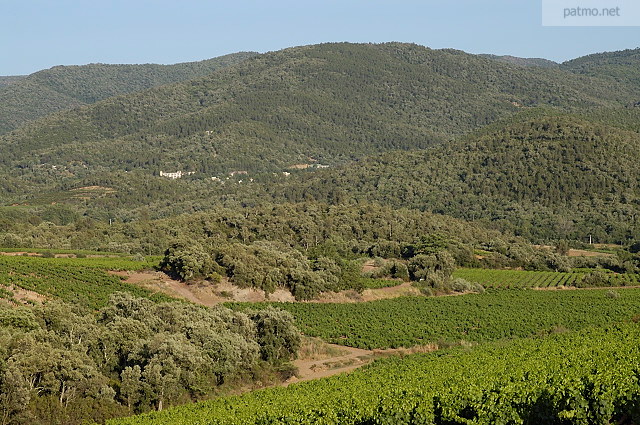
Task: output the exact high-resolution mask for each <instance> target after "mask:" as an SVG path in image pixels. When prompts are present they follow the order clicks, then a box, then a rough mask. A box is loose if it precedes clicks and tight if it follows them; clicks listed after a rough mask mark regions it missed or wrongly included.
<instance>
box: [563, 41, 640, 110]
mask: <svg viewBox="0 0 640 425" xmlns="http://www.w3.org/2000/svg"><path fill="white" fill-rule="evenodd" d="M561 67H562V69H565V70H567V71H571V72H574V73H576V74H581V75H588V76H593V77H598V78H602V79H605V80H609V81H616V82H621V83H623V84H627V85H635V86H636V87H638V86H640V48H638V49H628V50H621V51H618V52H606V53H596V54H593V55H587V56H583V57H580V58H577V59H573V60H570V61H567V62H564V63H563V64H562V66H561ZM635 102H636V103H637V104H638V105H640V98H638V99H635Z"/></svg>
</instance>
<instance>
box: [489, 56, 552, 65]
mask: <svg viewBox="0 0 640 425" xmlns="http://www.w3.org/2000/svg"><path fill="white" fill-rule="evenodd" d="M480 56H483V57H485V58H488V59H493V60H496V61H498V62H504V63H510V64H512V65H519V66H537V67H540V68H557V67H558V66H559V64H558V63H557V62H554V61H551V60H549V59H544V58H520V57H517V56H511V55H502V56H498V55H490V54H484V55H480Z"/></svg>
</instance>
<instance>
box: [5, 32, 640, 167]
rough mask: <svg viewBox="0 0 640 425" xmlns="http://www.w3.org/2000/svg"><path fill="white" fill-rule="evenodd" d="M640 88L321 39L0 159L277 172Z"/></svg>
mask: <svg viewBox="0 0 640 425" xmlns="http://www.w3.org/2000/svg"><path fill="white" fill-rule="evenodd" d="M639 97H640V89H638V87H637V86H636V85H634V84H630V83H629V84H626V82H618V81H611V80H607V79H601V78H599V77H595V76H586V75H576V74H573V73H570V72H569V71H562V70H556V69H546V68H531V67H526V68H525V67H520V66H513V65H508V64H503V63H500V62H497V61H493V60H490V59H486V58H482V57H479V56H474V55H469V54H466V53H463V52H460V51H454V50H431V49H427V48H424V47H421V46H416V45H408V44H397V43H389V44H381V45H366V44H365V45H358V44H347V43H340V44H323V45H316V46H306V47H300V48H292V49H285V50H282V51H278V52H273V53H268V54H264V55H258V56H255V57H253V58H250V59H247V60H245V61H242V62H241V63H239V64H237V65H235V66H230V67H226V68H223V69H221V70H219V71H217V72H214V73H212V74H210V75H207V76H205V77H202V78H196V79H192V80H190V81H188V82H184V83H177V84H172V85H168V86H162V87H159V88H155V89H151V90H147V91H144V92H141V93H134V94H130V95H127V96H123V97H117V98H112V99H107V100H105V101H102V102H98V103H97V104H95V105H92V106H88V107H84V108H80V109H77V110H73V111H70V112H65V113H61V114H57V115H53V116H50V117H46V118H43V119H42V120H40V121H36V122H34V123H32V124H30V125H26V126H24V127H22V128H21V129H19V130H17V131H16V132H14V133H12V134H10V135H5V136H4V137H3V138H1V139H0V146H1V147H2V149H3V152H5V155H4V156H3V158H2V166H3V168H4V169H5V170H6V171H11V170H13V171H17V170H20V173H21V174H22V173H25V172H28V171H30V170H31V169H33V168H36V167H45V168H49V169H50V168H51V167H54V166H55V167H57V169H58V170H60V169H66V168H68V167H72V166H73V165H74V164H75V165H81V166H82V167H85V169H84V170H83V171H82V170H80V169H77V170H74V171H73V173H74V174H75V175H87V173H93V172H96V171H100V170H101V169H102V168H103V167H106V168H107V169H109V170H111V171H113V170H133V169H146V170H148V171H149V172H155V173H157V172H158V171H160V170H165V171H166V170H172V169H173V170H175V169H182V170H186V171H197V172H199V173H203V174H204V175H208V176H213V175H216V174H226V173H228V172H231V171H234V170H246V171H250V172H259V171H281V170H283V169H286V168H287V167H290V166H292V165H295V164H313V163H319V164H329V165H331V164H336V163H339V162H344V161H346V160H350V159H354V158H358V157H362V156H364V155H366V154H372V153H375V152H382V151H389V150H397V149H416V148H424V147H427V146H430V145H433V144H434V143H438V142H443V141H447V140H450V139H452V138H453V137H455V136H459V135H461V134H464V133H467V132H469V131H471V130H473V129H476V128H479V127H482V126H484V125H486V124H489V123H491V122H494V121H496V120H498V119H500V118H505V117H508V116H510V115H513V114H515V113H516V112H518V111H519V110H521V109H522V108H526V107H530V106H539V105H548V106H554V107H557V108H562V109H568V110H575V109H584V108H591V107H598V106H599V107H622V106H625V105H628V104H631V103H633V102H634V101H636V100H637V98H639ZM27 151H28V152H29V155H28V157H26V156H25V155H24V154H25V152H27Z"/></svg>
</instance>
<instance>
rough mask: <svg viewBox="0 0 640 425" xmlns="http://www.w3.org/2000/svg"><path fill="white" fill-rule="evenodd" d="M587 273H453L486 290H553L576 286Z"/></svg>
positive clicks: (466, 271)
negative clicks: (558, 287) (559, 287)
mask: <svg viewBox="0 0 640 425" xmlns="http://www.w3.org/2000/svg"><path fill="white" fill-rule="evenodd" d="M584 275H585V273H582V272H576V273H561V272H540V271H526V270H492V269H458V270H456V271H455V272H454V273H453V276H454V277H459V278H462V279H465V280H468V281H469V282H477V283H479V284H481V285H482V286H484V287H485V288H496V289H512V288H553V287H557V286H574V285H575V283H576V282H577V281H579V280H580V279H582V277H583V276H584Z"/></svg>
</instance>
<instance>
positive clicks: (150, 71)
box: [0, 53, 255, 134]
mask: <svg viewBox="0 0 640 425" xmlns="http://www.w3.org/2000/svg"><path fill="white" fill-rule="evenodd" d="M253 55H255V53H236V54H232V55H226V56H221V57H218V58H214V59H209V60H205V61H201V62H191V63H180V64H176V65H152V64H146V65H106V64H91V65H83V66H56V67H53V68H51V69H47V70H45V71H39V72H36V73H34V74H31V75H29V76H24V77H0V105H1V106H0V134H2V133H6V132H8V131H10V130H13V129H15V128H18V127H20V126H21V125H23V124H25V123H26V122H28V121H31V120H34V119H37V118H39V117H43V116H45V115H49V114H52V113H54V112H58V111H62V110H65V109H70V108H73V107H77V106H80V105H85V104H91V103H95V102H98V101H100V100H102V99H106V98H109V97H113V96H118V95H122V94H127V93H132V92H137V91H141V90H145V89H149V88H152V87H156V86H161V85H164V84H169V83H174V82H178V81H184V80H189V79H191V78H195V77H199V76H202V75H206V74H209V73H211V72H213V71H215V70H216V69H219V68H223V67H225V66H230V65H233V64H235V63H238V62H241V61H243V60H244V59H247V58H249V57H251V56H253Z"/></svg>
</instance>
